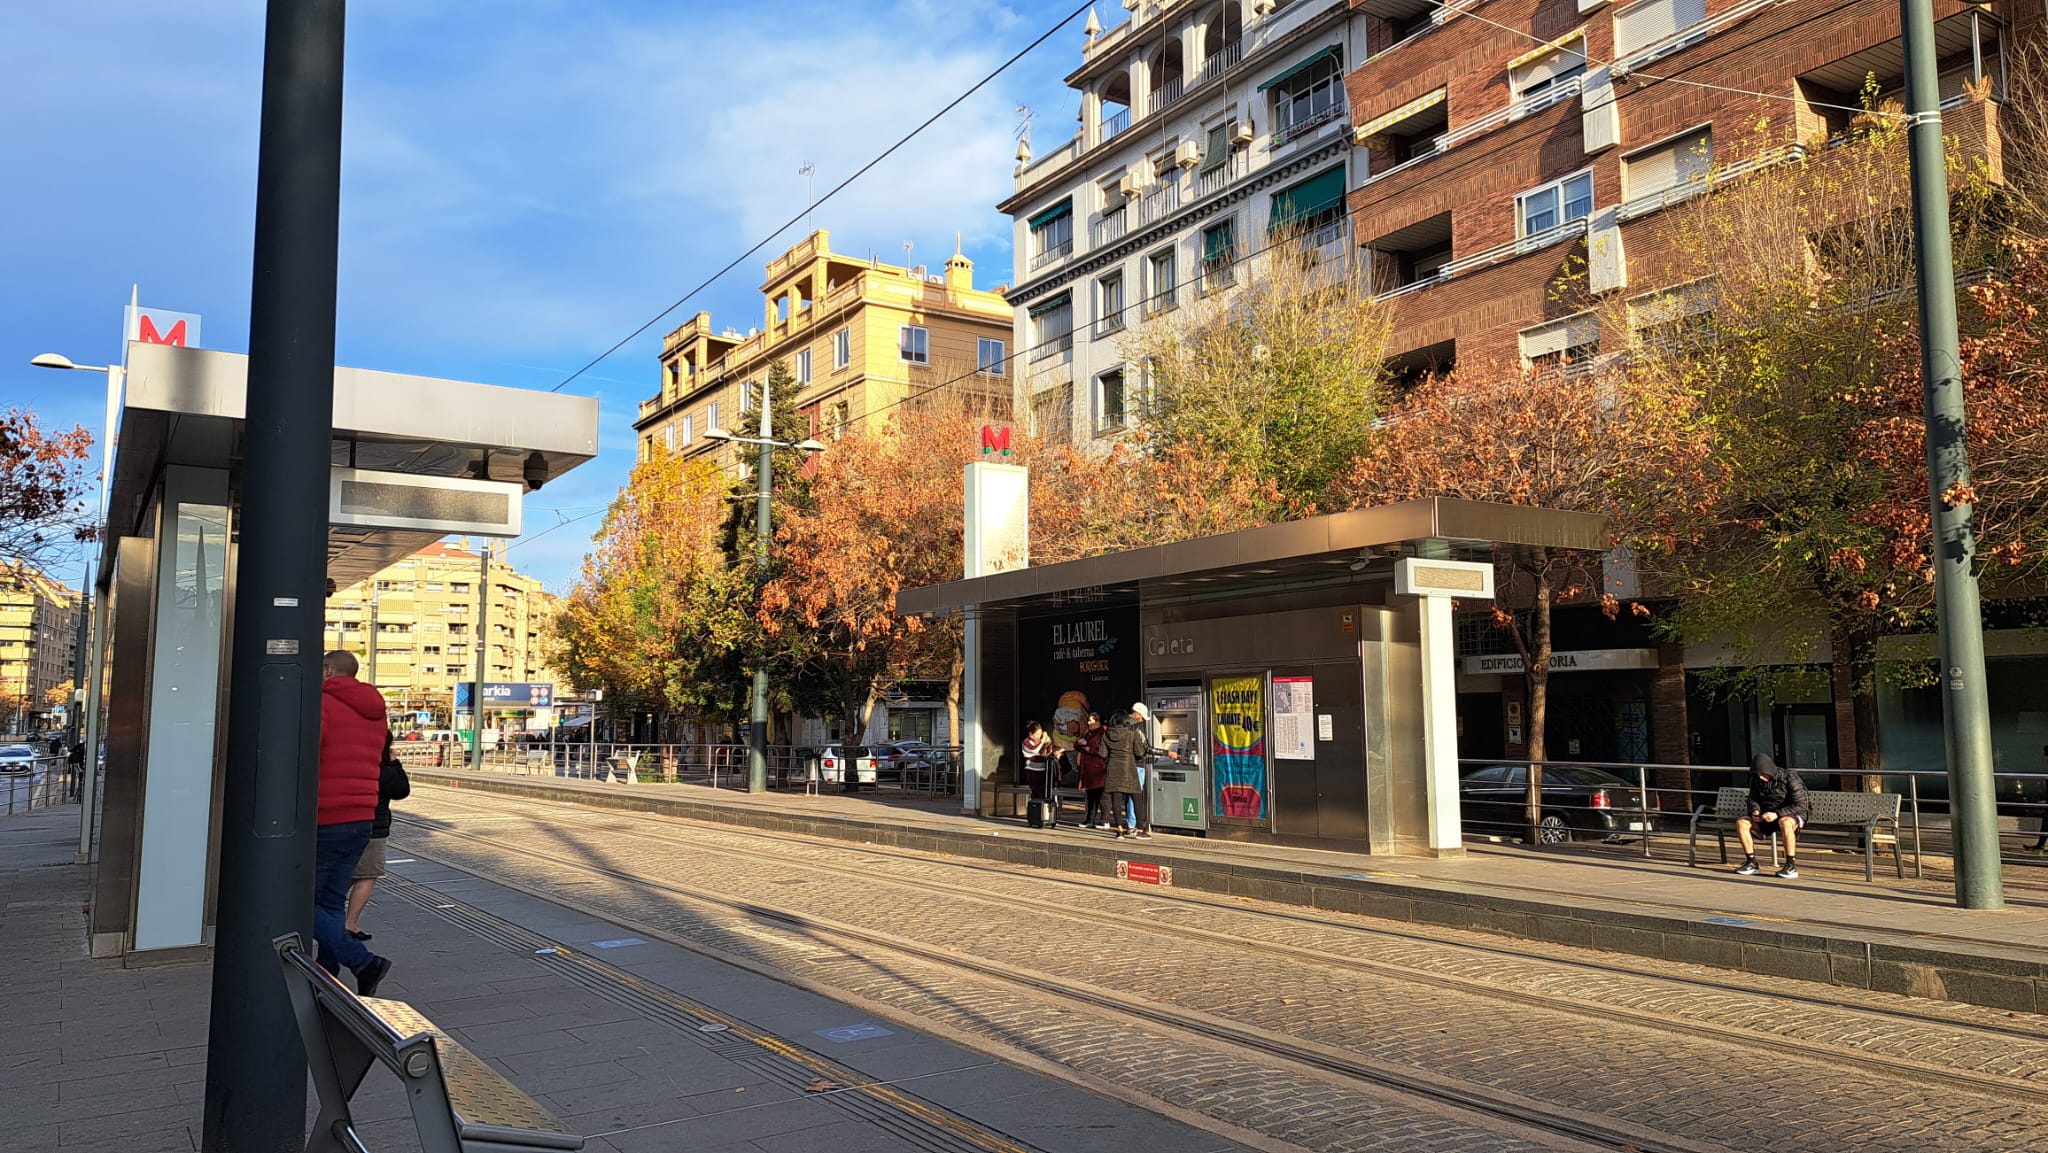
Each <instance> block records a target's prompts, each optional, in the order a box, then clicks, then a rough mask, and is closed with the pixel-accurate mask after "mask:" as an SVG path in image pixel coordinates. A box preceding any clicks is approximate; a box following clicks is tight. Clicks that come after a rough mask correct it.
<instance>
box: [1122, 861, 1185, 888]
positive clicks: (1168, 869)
mask: <svg viewBox="0 0 2048 1153" xmlns="http://www.w3.org/2000/svg"><path fill="white" fill-rule="evenodd" d="M1116 879H1117V880H1119V881H1136V882H1138V883H1139V884H1141V885H1171V884H1173V866H1172V865H1155V864H1152V863H1150V862H1148V861H1118V862H1117V863H1116Z"/></svg>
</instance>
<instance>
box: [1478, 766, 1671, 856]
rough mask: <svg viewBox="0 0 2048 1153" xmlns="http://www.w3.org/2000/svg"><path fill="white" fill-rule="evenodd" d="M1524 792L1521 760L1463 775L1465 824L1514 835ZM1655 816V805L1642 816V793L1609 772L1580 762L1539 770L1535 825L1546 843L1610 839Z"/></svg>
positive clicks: (1649, 824) (1525, 771) (1524, 822)
mask: <svg viewBox="0 0 2048 1153" xmlns="http://www.w3.org/2000/svg"><path fill="white" fill-rule="evenodd" d="M1528 792H1529V768H1528V766H1526V765H1490V766H1488V767H1486V768H1483V769H1478V770H1475V771H1473V772H1471V773H1468V774H1466V776H1465V778H1464V779H1463V780H1462V781H1460V782H1459V784H1458V798H1459V803H1460V805H1461V807H1462V815H1463V818H1464V824H1465V827H1466V828H1468V829H1471V830H1472V831H1474V832H1476V833H1480V834H1482V835H1487V836H1496V837H1499V836H1507V837H1519V836H1520V835H1521V833H1522V830H1524V829H1525V828H1527V827H1528V818H1527V816H1526V814H1525V812H1524V808H1525V805H1526V799H1527V797H1528ZM1653 802H1654V798H1653ZM1656 821H1657V808H1656V805H1655V804H1654V803H1652V805H1651V806H1650V809H1649V813H1648V819H1647V820H1645V815H1644V813H1643V810H1642V794H1641V793H1639V792H1638V791H1637V790H1636V787H1635V785H1634V784H1632V783H1630V782H1628V781H1625V780H1622V779H1621V778H1620V777H1617V776H1615V775H1614V774H1613V773H1610V772H1607V771H1605V770H1604V769H1594V768H1587V767H1585V766H1583V765H1547V766H1545V767H1544V769H1543V819H1542V821H1541V822H1539V823H1538V824H1537V827H1536V829H1537V837H1538V839H1539V840H1541V841H1542V842H1543V843H1544V844H1546V845H1561V844H1564V843H1565V842H1567V841H1571V840H1587V839H1606V840H1615V839H1618V838H1620V837H1623V836H1626V835H1628V834H1631V833H1634V834H1640V833H1643V832H1645V831H1647V830H1648V829H1650V828H1654V827H1655V825H1656Z"/></svg>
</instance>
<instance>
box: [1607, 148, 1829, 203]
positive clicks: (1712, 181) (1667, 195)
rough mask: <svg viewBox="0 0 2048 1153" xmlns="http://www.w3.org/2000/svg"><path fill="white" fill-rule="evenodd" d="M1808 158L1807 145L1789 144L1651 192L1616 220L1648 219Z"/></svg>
mask: <svg viewBox="0 0 2048 1153" xmlns="http://www.w3.org/2000/svg"><path fill="white" fill-rule="evenodd" d="M1805 156H1806V146H1805V145H1804V144H1788V145H1786V146H1785V147H1783V148H1773V149H1771V150H1770V151H1769V152H1765V153H1762V154H1761V155H1758V156H1752V157H1750V158H1749V159H1747V160H1740V161H1737V162H1735V163H1734V164H1730V165H1728V166H1727V167H1725V168H1721V169H1719V170H1717V171H1715V172H1713V173H1711V174H1709V175H1708V176H1707V177H1706V178H1705V179H1697V178H1695V179H1692V180H1688V181H1686V182H1685V183H1683V184H1678V185H1674V186H1672V187H1670V188H1660V189H1658V190H1657V191H1655V192H1648V193H1645V194H1643V195H1641V196H1637V197H1633V198H1631V199H1629V200H1627V201H1624V202H1623V203H1622V204H1621V206H1620V207H1618V208H1616V209H1615V210H1614V211H1615V216H1616V218H1617V219H1620V220H1634V219H1636V218H1637V217H1639V216H1648V215H1649V214H1650V213H1652V212H1657V211H1660V210H1662V209H1665V208H1669V207H1671V206H1672V205H1674V204H1681V203H1683V202H1685V201H1687V200H1691V199H1692V198H1693V197H1695V196H1698V195H1699V194H1700V193H1702V192H1706V191H1708V190H1710V189H1712V188H1715V187H1717V186H1719V185H1721V184H1724V183H1726V182H1728V181H1730V180H1739V179H1741V178H1742V177H1744V176H1747V175H1749V174H1750V173H1752V172H1757V171H1761V170H1762V169H1765V168H1771V167H1775V166H1777V165H1779V164H1791V163H1797V162H1798V161H1800V160H1801V159H1804V158H1805Z"/></svg>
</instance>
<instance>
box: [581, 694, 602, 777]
mask: <svg viewBox="0 0 2048 1153" xmlns="http://www.w3.org/2000/svg"><path fill="white" fill-rule="evenodd" d="M603 700H604V690H603V689H592V690H590V764H588V765H585V766H584V769H585V770H586V771H585V773H584V775H585V776H589V775H590V774H589V772H588V770H589V769H590V768H591V767H592V766H594V765H596V764H597V706H598V704H599V703H600V702H602V701H603Z"/></svg>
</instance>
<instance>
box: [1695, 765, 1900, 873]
mask: <svg viewBox="0 0 2048 1153" xmlns="http://www.w3.org/2000/svg"><path fill="white" fill-rule="evenodd" d="M1899 800H1900V798H1899V794H1897V793H1837V792H1823V791H1821V790H1819V789H1808V790H1807V791H1806V821H1805V823H1804V824H1803V825H1802V826H1801V827H1800V829H1799V839H1800V840H1802V841H1806V840H1810V839H1812V838H1814V837H1816V836H1818V837H1820V838H1823V839H1827V838H1835V839H1838V840H1840V839H1848V834H1847V832H1846V831H1847V830H1851V829H1853V830H1855V833H1854V837H1853V839H1854V841H1855V842H1856V843H1858V844H1860V845H1861V846H1862V848H1863V879H1864V880H1866V881H1874V880H1876V879H1877V868H1876V861H1877V857H1876V854H1877V846H1878V845H1879V844H1880V843H1889V844H1890V845H1891V847H1892V868H1893V870H1894V871H1896V872H1897V873H1898V875H1899V878H1900V879H1901V880H1903V879H1904V878H1905V876H1906V864H1905V860H1904V858H1902V857H1901V856H1900V855H1899ZM1748 815H1749V790H1748V789H1745V788H1727V789H1721V790H1719V791H1717V792H1716V793H1715V794H1714V803H1713V805H1711V806H1708V805H1701V806H1700V807H1699V808H1698V809H1695V810H1694V811H1693V814H1692V831H1691V837H1690V839H1689V840H1688V841H1687V843H1686V849H1685V863H1686V864H1688V865H1692V866H1695V867H1697V866H1698V865H1699V863H1700V862H1699V839H1700V829H1701V828H1702V827H1703V826H1704V827H1706V828H1708V829H1710V830H1712V832H1713V834H1714V839H1715V840H1716V841H1717V842H1719V843H1720V847H1721V863H1722V864H1724V865H1725V864H1727V863H1728V834H1729V833H1730V832H1732V831H1734V829H1735V822H1736V820H1737V819H1739V818H1742V817H1746V816H1748ZM1751 831H1752V832H1753V833H1756V834H1758V835H1761V836H1768V837H1769V838H1770V841H1771V863H1772V864H1774V865H1775V864H1777V862H1778V830H1776V829H1775V828H1772V827H1770V826H1768V825H1757V826H1755V827H1754V828H1753V829H1752V830H1751Z"/></svg>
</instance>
